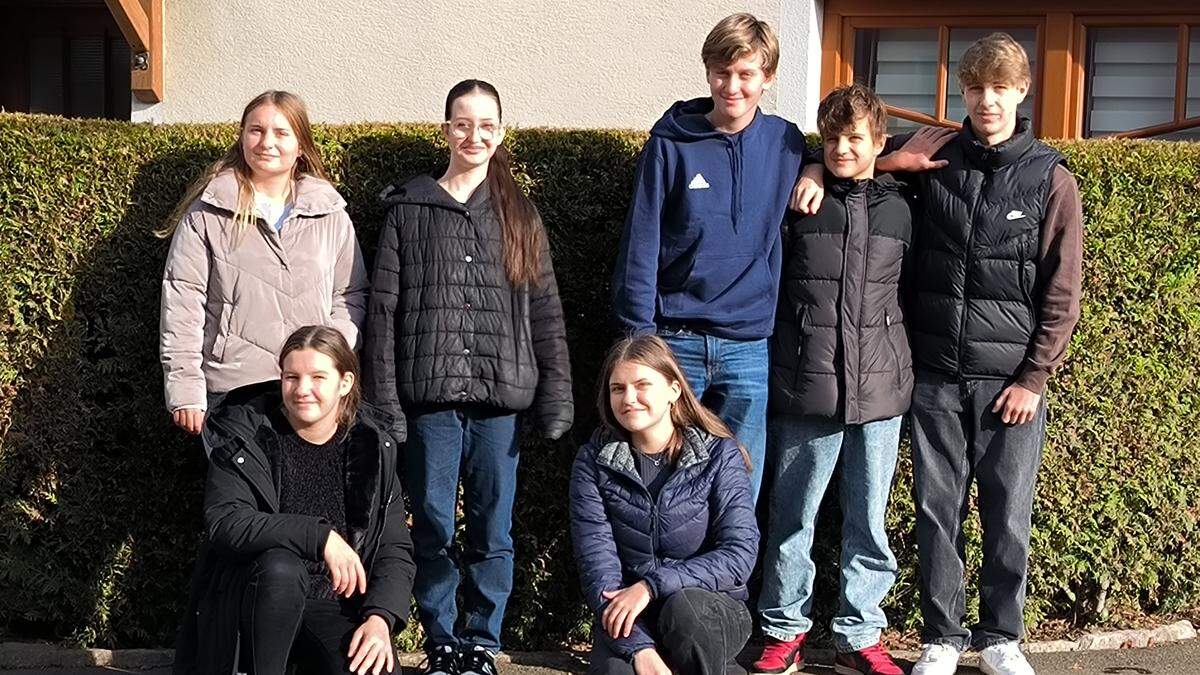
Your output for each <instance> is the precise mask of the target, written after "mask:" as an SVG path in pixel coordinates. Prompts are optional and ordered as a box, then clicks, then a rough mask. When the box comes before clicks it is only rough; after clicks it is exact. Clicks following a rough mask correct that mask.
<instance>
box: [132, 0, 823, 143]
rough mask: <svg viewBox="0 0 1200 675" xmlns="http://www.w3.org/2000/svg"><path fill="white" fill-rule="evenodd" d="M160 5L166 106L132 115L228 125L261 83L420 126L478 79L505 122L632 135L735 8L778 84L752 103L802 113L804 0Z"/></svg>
mask: <svg viewBox="0 0 1200 675" xmlns="http://www.w3.org/2000/svg"><path fill="white" fill-rule="evenodd" d="M166 5H167V6H166V7H165V31H164V32H165V37H164V46H165V60H166V72H165V78H164V82H165V92H164V99H165V100H164V101H163V102H162V103H158V104H155V105H151V106H146V105H144V104H140V103H138V102H137V101H135V102H134V114H133V119H134V120H135V121H154V122H195V121H228V120H234V119H237V116H238V115H239V114H240V112H241V108H242V106H243V105H245V103H246V101H248V100H249V99H250V98H252V97H253V96H254V95H256V94H258V93H259V92H261V91H263V90H264V89H269V88H278V89H288V90H291V91H294V92H296V93H298V94H300V95H301V96H302V97H304V99H305V100H306V101H307V103H308V105H309V109H310V113H311V115H312V117H313V119H314V121H318V122H346V121H435V120H440V119H441V117H442V111H441V107H442V103H443V99H444V97H445V94H446V90H447V89H449V88H450V86H452V85H453V84H454V83H455V82H457V81H459V80H461V79H464V78H467V77H478V78H481V79H485V80H488V81H490V82H492V83H493V84H495V85H496V86H497V88H498V89H499V90H500V94H501V97H502V98H503V100H504V107H505V118H506V120H505V121H506V122H510V123H516V124H519V125H523V126H572V127H618V128H620V127H628V128H638V129H641V128H646V127H648V126H649V125H650V124H652V123H653V122H654V120H656V119H657V118H658V116H659V115H660V114H661V113H662V111H663V110H664V109H665V108H666V106H667V105H669V104H670V103H671V102H673V101H674V100H676V99H680V98H690V97H693V96H703V95H705V94H707V87H706V85H705V81H704V68H703V64H702V63H701V62H700V56H699V53H700V45H701V44H702V43H703V41H704V36H705V35H706V34H707V33H708V30H709V29H710V28H711V27H712V25H713V24H714V23H715V22H716V21H717V20H718V19H720V18H721V17H723V16H725V15H727V14H730V13H732V12H735V11H750V12H753V13H755V14H756V15H758V16H759V17H760V18H763V19H766V20H767V21H769V22H771V23H772V25H774V26H775V27H776V29H777V30H779V31H780V32H781V38H782V41H783V44H784V55H783V63H782V68H781V72H780V78H779V83H778V86H777V87H776V89H775V91H774V92H772V93H771V94H770V95H769V96H768V97H767V98H764V105H763V107H764V108H765V109H766V110H768V111H772V112H776V111H778V112H781V113H782V114H785V115H787V116H788V117H790V118H792V119H795V120H797V121H799V122H801V123H805V122H807V121H808V120H809V118H811V117H812V112H811V110H809V109H810V108H814V107H815V100H816V99H815V97H816V86H817V85H816V79H817V77H818V73H819V58H820V48H819V39H818V38H817V37H816V36H817V35H818V32H817V27H816V19H815V17H816V16H817V14H818V12H817V9H816V7H815V2H814V0H791V1H789V0H744V1H743V2H732V1H727V0H701V1H693V2H687V1H685V2H674V1H672V0H641V1H639V0H593V1H591V2H565V1H562V0H557V1H556V0H429V1H428V2H413V1H412V0H399V1H396V0H391V1H383V2H381V1H380V0H326V1H325V2H311V1H310V0H256V1H254V2H244V3H243V2H208V1H204V0H167V3H166ZM814 47H815V52H814V51H813V49H814ZM813 54H815V60H814V58H813ZM814 61H816V62H814Z"/></svg>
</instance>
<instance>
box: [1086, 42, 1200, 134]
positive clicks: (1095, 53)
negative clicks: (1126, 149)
mask: <svg viewBox="0 0 1200 675" xmlns="http://www.w3.org/2000/svg"><path fill="white" fill-rule="evenodd" d="M1087 36H1088V39H1087V61H1086V66H1085V72H1086V73H1087V75H1086V77H1087V96H1086V107H1085V110H1084V113H1085V119H1084V129H1083V135H1084V136H1088V137H1101V136H1113V135H1121V136H1131V137H1143V138H1169V139H1173V140H1200V126H1191V127H1190V128H1189V127H1188V125H1189V124H1191V123H1194V124H1196V125H1200V63H1198V62H1200V29H1197V28H1195V27H1192V26H1188V25H1181V26H1171V27H1136V28H1131V27H1110V26H1096V27H1092V28H1090V29H1089V30H1088V31H1087ZM1189 118H1190V121H1189Z"/></svg>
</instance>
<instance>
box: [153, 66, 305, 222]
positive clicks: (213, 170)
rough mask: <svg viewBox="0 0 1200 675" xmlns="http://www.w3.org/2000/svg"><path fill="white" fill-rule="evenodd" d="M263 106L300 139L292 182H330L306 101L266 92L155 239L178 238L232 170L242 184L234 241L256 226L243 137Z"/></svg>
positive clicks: (245, 112)
mask: <svg viewBox="0 0 1200 675" xmlns="http://www.w3.org/2000/svg"><path fill="white" fill-rule="evenodd" d="M263 105H273V106H275V107H276V108H277V109H278V110H279V112H280V113H282V114H283V116H284V117H285V118H287V121H288V124H290V125H291V127H292V133H294V134H295V135H296V140H297V142H298V143H299V144H300V155H299V157H297V158H296V165H295V166H294V167H292V179H293V180H296V179H299V178H300V177H301V176H316V177H317V178H321V179H323V180H329V175H328V174H327V173H326V172H325V165H324V164H323V163H322V162H321V154H320V153H319V152H317V144H316V143H315V142H314V141H313V135H312V125H311V124H309V121H308V108H307V107H305V105H304V101H302V100H301V99H300V97H299V96H297V95H295V94H293V93H291V92H287V91H276V90H273V89H272V90H269V91H264V92H263V93H261V94H259V95H258V96H255V97H254V98H253V99H252V100H251V101H250V102H249V103H247V104H246V107H245V108H244V109H243V110H242V120H241V122H239V123H238V136H237V139H236V140H235V141H234V142H233V144H232V145H230V146H229V148H228V149H226V150H225V154H223V155H221V157H220V158H218V159H217V161H215V162H213V163H212V164H210V165H209V167H208V168H207V169H205V170H204V173H202V174H200V177H199V178H197V179H196V180H195V182H193V183H192V184H191V186H190V187H188V189H187V192H185V193H184V195H183V199H181V200H180V201H179V203H178V204H177V205H176V206H175V209H174V210H173V211H171V215H170V217H168V218H167V222H166V225H165V227H163V229H161V230H158V231H156V232H155V233H154V234H155V235H157V236H159V237H162V238H166V237H170V236H171V235H172V234H174V233H175V228H177V227H179V223H180V221H182V220H183V217H184V215H185V214H187V211H188V208H190V207H191V205H192V204H193V203H195V201H196V200H197V199H199V198H200V195H202V194H204V188H206V187H208V184H209V182H210V181H212V179H213V178H214V177H216V175H217V174H219V173H221V172H222V171H225V170H227V169H232V170H233V175H234V177H235V178H237V183H238V203H237V213H236V214H235V217H234V223H235V225H234V226H235V228H236V232H235V236H234V241H240V240H241V238H242V235H243V234H245V232H246V230H247V229H249V227H250V225H251V224H252V223H253V222H254V184H253V183H251V182H250V178H251V176H252V175H253V173H252V171H251V170H250V165H249V164H247V163H246V157H245V155H243V154H242V134H243V133H244V132H245V127H246V118H247V117H249V116H250V113H252V112H254V111H255V110H256V109H257V108H258V107H259V106H263Z"/></svg>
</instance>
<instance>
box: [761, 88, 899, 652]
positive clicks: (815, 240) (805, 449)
mask: <svg viewBox="0 0 1200 675" xmlns="http://www.w3.org/2000/svg"><path fill="white" fill-rule="evenodd" d="M886 124H887V110H886V109H885V108H884V105H883V102H882V101H881V100H880V99H879V97H878V96H876V95H875V93H874V92H872V91H871V90H870V89H868V88H867V87H865V86H863V85H858V84H856V85H852V86H848V87H842V88H840V89H836V90H834V91H833V92H831V93H830V94H829V96H827V97H826V98H825V100H823V101H822V102H821V105H820V108H819V109H818V112H817V125H818V128H819V129H820V131H821V136H822V138H823V142H824V162H825V167H826V175H825V182H826V187H827V192H826V194H827V197H826V199H825V203H824V204H823V206H822V208H821V209H820V210H819V211H818V212H817V213H816V214H813V215H800V214H798V213H794V212H793V213H792V214H790V217H789V219H788V221H787V223H786V224H785V226H784V233H783V241H784V250H783V275H782V285H781V288H780V293H779V298H780V299H779V309H778V311H777V312H776V319H775V333H774V336H773V337H772V338H771V343H770V347H771V350H770V351H771V372H770V409H771V420H770V424H769V426H768V434H767V436H768V447H769V452H770V453H772V454H771V457H772V459H773V462H774V465H775V483H774V486H773V489H772V490H771V491H770V496H771V501H770V514H769V518H770V525H769V527H768V528H767V533H768V539H767V544H766V546H765V548H764V552H765V559H764V563H763V589H762V595H761V597H760V598H759V603H758V607H759V614H760V618H761V621H762V630H763V633H764V634H765V636H766V644H765V645H764V647H763V652H762V654H761V656H760V658H759V659H758V660H757V661H756V662H755V663H754V671H755V672H757V673H772V674H780V673H790V672H792V671H793V670H796V669H800V668H803V661H804V658H803V649H804V641H805V636H806V634H807V632H808V631H809V629H810V628H811V627H812V620H811V618H810V616H809V615H810V611H811V609H812V590H813V579H814V577H815V569H814V566H813V561H812V555H811V554H812V542H813V529H814V527H815V525H816V520H817V511H818V509H819V507H820V505H821V499H822V497H823V496H824V494H825V490H826V488H827V487H828V485H829V481H830V479H831V478H832V477H833V473H834V469H835V468H836V467H837V466H838V463H839V458H840V462H841V467H842V468H841V482H840V494H841V502H842V516H843V519H844V520H843V525H842V560H843V565H842V570H841V577H842V579H841V581H842V584H841V586H842V589H841V590H842V592H841V597H842V601H841V609H840V611H839V613H838V616H837V617H836V618H835V619H834V621H833V634H834V642H835V646H836V647H837V651H838V655H837V661H836V665H837V669H838V672H839V673H843V672H844V673H863V674H864V675H865V674H871V675H901V673H902V671H901V670H900V668H899V667H898V666H897V665H896V664H895V662H894V661H892V659H891V657H890V656H889V655H888V653H887V651H886V650H884V648H883V646H882V645H881V644H880V641H879V638H880V633H881V632H882V630H883V629H884V628H885V627H886V626H887V619H886V617H884V614H883V610H882V609H880V603H881V602H882V601H883V598H884V597H885V596H886V595H887V593H888V590H889V589H891V587H892V584H893V582H894V581H895V578H896V558H895V556H893V555H892V551H891V548H890V547H889V545H888V539H887V532H886V531H885V524H884V514H885V513H886V510H887V503H888V497H889V495H890V493H891V487H892V475H893V473H894V472H895V469H896V455H897V449H898V446H899V443H900V418H901V416H902V415H903V414H904V413H905V412H906V411H907V410H908V405H909V399H910V397H911V394H912V386H913V376H912V358H911V355H910V352H909V345H908V335H907V333H906V332H905V328H904V313H903V311H902V309H901V294H900V277H901V269H902V267H903V262H904V257H905V253H906V251H907V250H908V247H909V244H910V242H911V240H912V212H911V209H910V205H909V202H908V200H907V199H906V198H905V195H904V190H903V189H902V186H901V185H900V184H899V183H897V182H896V181H895V180H893V179H892V178H891V176H887V175H883V176H878V177H876V176H875V158H876V156H877V155H878V154H879V153H880V151H881V150H882V149H883V145H884V133H885V129H886Z"/></svg>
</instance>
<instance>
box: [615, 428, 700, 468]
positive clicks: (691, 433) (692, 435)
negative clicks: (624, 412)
mask: <svg viewBox="0 0 1200 675" xmlns="http://www.w3.org/2000/svg"><path fill="white" fill-rule="evenodd" d="M719 440H720V439H718V438H717V437H716V436H710V435H709V434H708V433H706V432H704V431H702V430H700V429H697V428H695V427H684V428H683V449H682V450H680V452H679V458H678V459H676V461H675V468H676V469H686V468H688V467H690V466H695V465H697V464H703V463H704V462H707V461H708V459H709V458H710V457H712V450H713V447H714V446H715V445H716V443H717V441H719ZM592 443H593V444H594V445H596V446H597V447H598V448H599V450H598V451H597V453H596V463H598V464H600V465H601V466H606V467H608V468H610V469H613V470H614V471H620V472H622V473H630V474H636V473H637V468H636V467H635V466H634V460H633V452H634V451H633V447H632V446H631V445H630V444H629V441H627V440H625V439H623V438H621V437H619V436H617V435H616V434H615V433H613V432H612V431H611V430H609V429H606V428H601V429H597V430H596V432H595V433H594V434H592Z"/></svg>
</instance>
